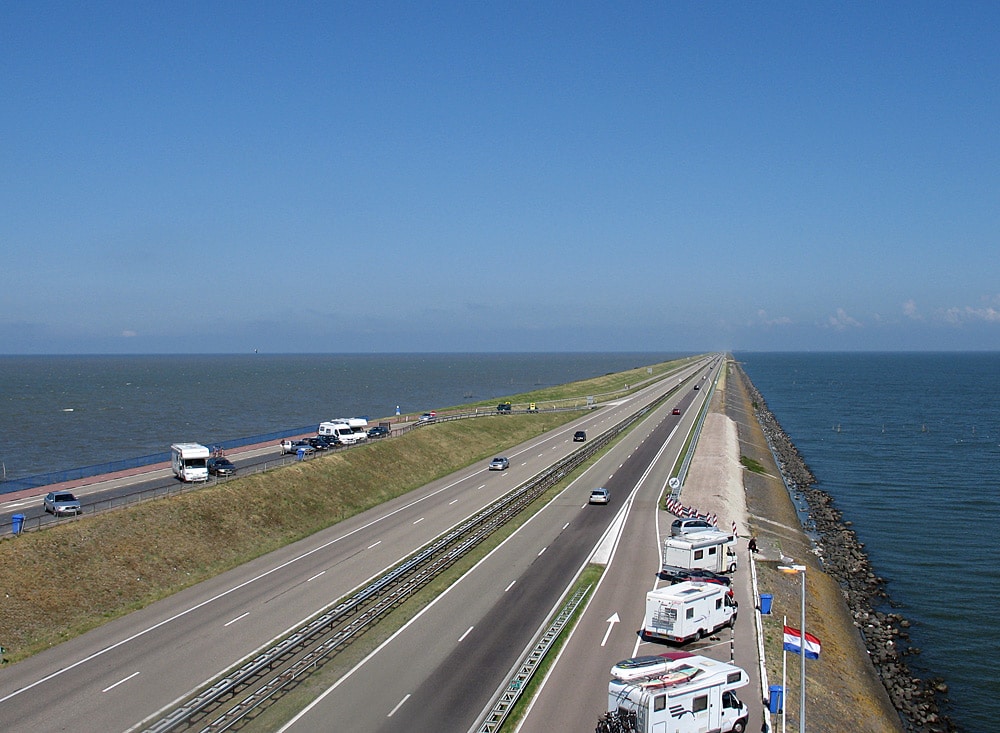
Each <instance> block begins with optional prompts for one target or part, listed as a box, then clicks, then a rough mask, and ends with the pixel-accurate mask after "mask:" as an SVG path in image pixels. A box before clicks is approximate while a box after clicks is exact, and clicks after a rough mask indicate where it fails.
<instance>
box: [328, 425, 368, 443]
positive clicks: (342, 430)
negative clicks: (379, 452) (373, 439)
mask: <svg viewBox="0 0 1000 733" xmlns="http://www.w3.org/2000/svg"><path fill="white" fill-rule="evenodd" d="M365 424H366V425H367V424H368V423H367V421H366V422H365ZM317 433H318V434H319V435H323V436H326V437H328V438H333V439H334V440H336V441H337V442H339V443H342V444H343V445H354V444H355V443H360V442H361V441H363V440H368V435H367V434H366V433H365V431H364V430H362V431H361V432H355V431H354V429H353V428H352V427H351V426H350V425H349V424H348V423H346V422H340V421H333V422H321V423H320V424H319V430H318V431H317Z"/></svg>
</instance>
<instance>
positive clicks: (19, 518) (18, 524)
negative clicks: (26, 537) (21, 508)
mask: <svg viewBox="0 0 1000 733" xmlns="http://www.w3.org/2000/svg"><path fill="white" fill-rule="evenodd" d="M10 523H11V527H12V529H13V531H14V534H21V529H22V528H23V527H24V515H23V514H15V515H14V516H12V517H11V518H10Z"/></svg>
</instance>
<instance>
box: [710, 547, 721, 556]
mask: <svg viewBox="0 0 1000 733" xmlns="http://www.w3.org/2000/svg"><path fill="white" fill-rule="evenodd" d="M718 550H719V548H718V547H709V548H708V554H709V555H714V554H716V553H717V552H718Z"/></svg>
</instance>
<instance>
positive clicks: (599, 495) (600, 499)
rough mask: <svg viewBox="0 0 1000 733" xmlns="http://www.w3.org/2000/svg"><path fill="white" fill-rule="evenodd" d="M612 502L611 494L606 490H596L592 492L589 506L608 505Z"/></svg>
mask: <svg viewBox="0 0 1000 733" xmlns="http://www.w3.org/2000/svg"><path fill="white" fill-rule="evenodd" d="M610 501H611V492H610V491H608V490H607V489H605V488H600V489H594V490H593V491H591V492H590V499H589V500H588V501H587V503H588V504H607V503H608V502H610Z"/></svg>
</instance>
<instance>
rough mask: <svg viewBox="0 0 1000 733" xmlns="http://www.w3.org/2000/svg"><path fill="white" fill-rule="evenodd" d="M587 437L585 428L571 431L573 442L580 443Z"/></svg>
mask: <svg viewBox="0 0 1000 733" xmlns="http://www.w3.org/2000/svg"><path fill="white" fill-rule="evenodd" d="M586 439H587V432H586V431H585V430H577V431H576V432H575V433H573V442H574V443H582V442H583V441H585V440H586Z"/></svg>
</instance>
